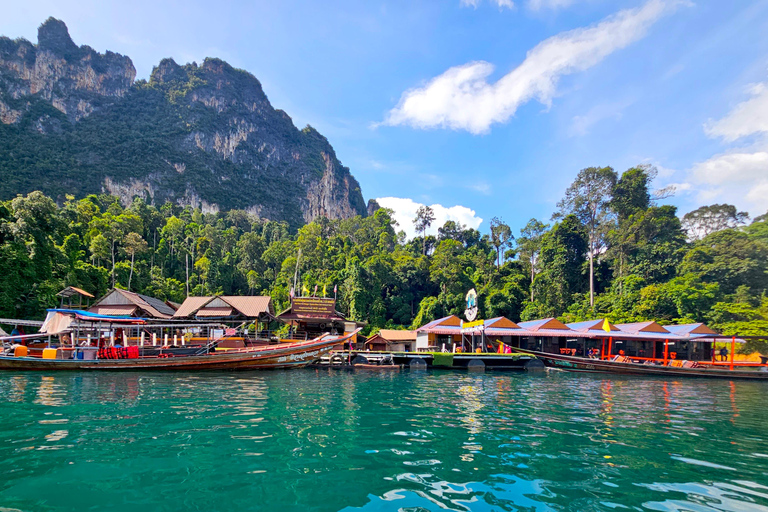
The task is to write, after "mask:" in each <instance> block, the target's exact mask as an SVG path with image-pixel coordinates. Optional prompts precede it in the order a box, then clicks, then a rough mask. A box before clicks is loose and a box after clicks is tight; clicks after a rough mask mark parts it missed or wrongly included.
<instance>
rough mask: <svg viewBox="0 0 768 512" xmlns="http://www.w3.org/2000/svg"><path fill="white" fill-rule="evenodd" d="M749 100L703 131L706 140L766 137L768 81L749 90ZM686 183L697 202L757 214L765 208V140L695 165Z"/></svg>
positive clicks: (767, 206) (767, 201)
mask: <svg viewBox="0 0 768 512" xmlns="http://www.w3.org/2000/svg"><path fill="white" fill-rule="evenodd" d="M748 92H749V93H750V95H751V97H750V98H749V99H747V100H745V101H743V102H741V103H739V104H738V105H736V106H735V107H734V108H733V109H732V110H731V111H730V112H728V114H726V115H725V117H723V118H722V119H719V120H717V121H709V122H708V123H707V124H706V125H705V126H704V131H705V132H706V133H707V135H709V136H710V137H721V138H722V139H723V140H724V141H726V142H735V141H737V140H739V139H742V138H744V137H748V136H750V135H755V134H763V135H765V134H768V82H766V83H762V84H756V85H752V86H750V87H749V89H748ZM689 175H690V176H689V179H688V180H687V181H688V182H690V183H692V184H693V187H692V191H693V192H695V193H696V194H697V196H698V199H699V201H701V202H704V203H706V202H712V201H716V202H719V203H722V202H727V203H732V204H735V205H736V206H737V207H739V208H742V209H747V210H749V211H750V212H751V213H752V214H761V213H763V212H764V211H765V210H766V209H768V139H766V138H765V137H763V138H762V139H760V140H758V141H756V142H755V143H753V144H752V145H751V146H750V147H746V148H733V149H729V150H727V151H725V152H723V153H720V154H717V155H714V156H712V157H711V158H708V159H707V160H705V161H703V162H698V163H696V164H695V165H694V166H693V167H692V168H691V170H690V173H689Z"/></svg>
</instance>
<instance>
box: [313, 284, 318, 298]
mask: <svg viewBox="0 0 768 512" xmlns="http://www.w3.org/2000/svg"><path fill="white" fill-rule="evenodd" d="M313 297H317V285H315V294H314V295H313Z"/></svg>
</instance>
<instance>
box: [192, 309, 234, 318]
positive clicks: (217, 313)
mask: <svg viewBox="0 0 768 512" xmlns="http://www.w3.org/2000/svg"><path fill="white" fill-rule="evenodd" d="M195 316H206V317H212V318H219V317H222V316H232V308H201V309H199V310H198V311H197V314H196V315H195Z"/></svg>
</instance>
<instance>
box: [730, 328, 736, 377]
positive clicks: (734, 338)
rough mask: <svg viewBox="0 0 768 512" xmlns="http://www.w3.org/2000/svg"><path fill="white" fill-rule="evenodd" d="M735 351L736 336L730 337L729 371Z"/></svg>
mask: <svg viewBox="0 0 768 512" xmlns="http://www.w3.org/2000/svg"><path fill="white" fill-rule="evenodd" d="M735 353H736V336H733V337H732V338H731V371H733V357H734V355H735Z"/></svg>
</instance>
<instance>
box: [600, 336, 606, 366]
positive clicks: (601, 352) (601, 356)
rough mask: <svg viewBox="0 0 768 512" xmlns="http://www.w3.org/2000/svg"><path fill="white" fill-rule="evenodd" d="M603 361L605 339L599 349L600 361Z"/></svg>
mask: <svg viewBox="0 0 768 512" xmlns="http://www.w3.org/2000/svg"><path fill="white" fill-rule="evenodd" d="M603 359H605V338H603V345H602V346H601V347H600V360H601V361H602V360H603Z"/></svg>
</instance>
